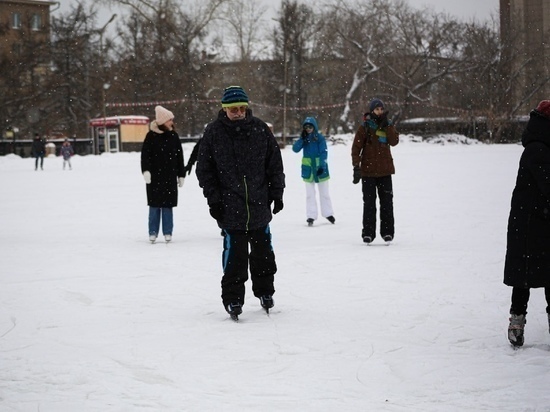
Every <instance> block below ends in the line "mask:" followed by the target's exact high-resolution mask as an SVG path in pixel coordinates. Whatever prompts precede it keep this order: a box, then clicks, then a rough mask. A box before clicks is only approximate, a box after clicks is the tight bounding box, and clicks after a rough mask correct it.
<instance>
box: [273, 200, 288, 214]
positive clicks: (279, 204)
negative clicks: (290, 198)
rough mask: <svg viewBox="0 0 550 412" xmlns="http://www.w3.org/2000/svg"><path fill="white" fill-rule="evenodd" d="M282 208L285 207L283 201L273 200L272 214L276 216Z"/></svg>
mask: <svg viewBox="0 0 550 412" xmlns="http://www.w3.org/2000/svg"><path fill="white" fill-rule="evenodd" d="M283 207H285V205H284V204H283V199H275V200H274V201H273V214H274V215H276V214H277V213H279V212H280V211H281V210H283Z"/></svg>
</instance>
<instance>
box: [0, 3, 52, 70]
mask: <svg viewBox="0 0 550 412" xmlns="http://www.w3.org/2000/svg"><path fill="white" fill-rule="evenodd" d="M54 5H59V3H58V2H55V1H48V0H0V59H2V60H4V59H8V60H11V58H13V57H15V56H17V55H18V54H19V53H21V50H22V47H23V43H24V42H26V41H29V40H32V41H34V42H36V43H42V42H45V41H49V38H50V7H51V6H54Z"/></svg>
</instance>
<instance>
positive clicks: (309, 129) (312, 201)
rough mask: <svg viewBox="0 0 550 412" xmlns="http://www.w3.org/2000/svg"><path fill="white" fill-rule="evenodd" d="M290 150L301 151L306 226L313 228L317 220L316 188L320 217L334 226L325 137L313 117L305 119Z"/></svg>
mask: <svg viewBox="0 0 550 412" xmlns="http://www.w3.org/2000/svg"><path fill="white" fill-rule="evenodd" d="M292 150H293V151H294V152H296V153H299V152H300V150H303V157H302V179H303V180H304V182H305V183H306V217H307V224H308V226H313V222H314V221H315V220H316V219H317V217H318V213H319V212H318V207H317V199H316V187H317V188H318V189H319V203H320V205H321V216H323V217H324V218H326V219H327V220H328V221H329V222H330V223H333V224H334V222H335V221H336V219H334V212H333V210H332V202H331V200H330V194H329V188H328V181H329V179H330V173H329V170H328V163H327V157H328V150H327V142H326V140H325V136H323V135H322V134H321V133H319V128H318V126H317V120H315V118H314V117H306V118H305V120H304V121H303V122H302V133H301V135H300V138H299V139H298V140H296V141H295V142H294V144H293V145H292Z"/></svg>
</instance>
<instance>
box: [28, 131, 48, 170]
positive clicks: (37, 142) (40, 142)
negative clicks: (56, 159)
mask: <svg viewBox="0 0 550 412" xmlns="http://www.w3.org/2000/svg"><path fill="white" fill-rule="evenodd" d="M31 152H32V157H34V158H35V161H34V170H38V163H39V162H40V169H41V170H44V156H45V155H46V142H45V140H44V139H42V138H41V137H40V135H39V134H38V133H36V134H35V135H34V140H33V141H32V147H31Z"/></svg>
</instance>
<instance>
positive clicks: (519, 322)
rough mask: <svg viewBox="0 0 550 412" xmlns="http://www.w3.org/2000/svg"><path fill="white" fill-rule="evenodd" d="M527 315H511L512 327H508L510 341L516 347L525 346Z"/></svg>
mask: <svg viewBox="0 0 550 412" xmlns="http://www.w3.org/2000/svg"><path fill="white" fill-rule="evenodd" d="M526 323H527V321H526V320H525V315H514V314H511V315H510V325H509V326H508V340H509V341H510V343H511V344H512V345H513V346H515V347H519V346H523V329H524V328H525V324H526Z"/></svg>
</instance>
